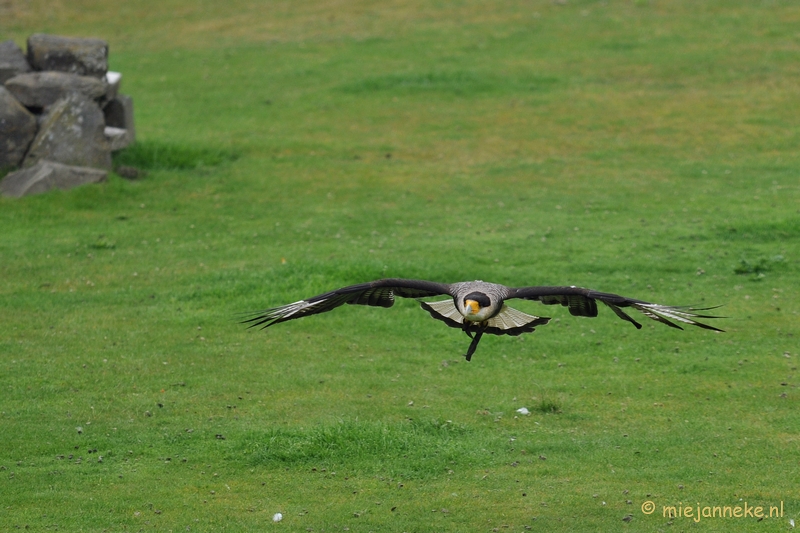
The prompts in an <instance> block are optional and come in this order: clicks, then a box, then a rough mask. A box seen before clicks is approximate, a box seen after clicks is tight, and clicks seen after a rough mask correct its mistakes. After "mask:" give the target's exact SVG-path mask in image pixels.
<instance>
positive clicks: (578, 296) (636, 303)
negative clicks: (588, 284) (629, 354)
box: [507, 287, 722, 331]
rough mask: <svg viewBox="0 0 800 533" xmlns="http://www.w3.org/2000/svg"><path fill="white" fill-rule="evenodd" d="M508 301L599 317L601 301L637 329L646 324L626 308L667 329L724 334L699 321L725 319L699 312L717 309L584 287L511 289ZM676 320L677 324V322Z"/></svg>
mask: <svg viewBox="0 0 800 533" xmlns="http://www.w3.org/2000/svg"><path fill="white" fill-rule="evenodd" d="M509 292H510V294H509V296H508V297H507V298H522V299H524V300H538V301H540V302H542V303H543V304H545V305H554V304H561V305H563V306H565V307H568V308H569V312H570V314H572V315H574V316H588V317H595V316H597V301H598V300H599V301H601V302H603V303H604V304H606V305H607V306H608V307H610V308H611V310H612V311H614V313H616V315H617V316H618V317H620V318H621V319H623V320H627V321H628V322H630V323H631V324H633V325H634V326H636V328H637V329H639V328H641V327H642V325H641V324H639V323H638V322H637V321H636V320H634V319H633V318H631V317H630V316H629V315H628V314H627V313H625V312H624V311H623V310H622V308H623V307H632V308H633V309H636V310H637V311H640V312H641V313H643V314H644V315H645V316H646V317H648V318H651V319H653V320H656V321H658V322H661V323H662V324H666V325H667V326H670V327H673V328H678V329H683V328H682V327H681V326H680V325H678V324H676V323H675V322H679V323H680V324H689V325H691V326H697V327H700V328H704V329H710V330H714V331H722V330H721V329H718V328H715V327H713V326H709V325H708V324H703V323H702V322H698V321H696V320H695V319H696V318H721V317H718V316H713V315H705V314H701V313H699V312H702V311H708V310H710V309H715V307H689V306H672V305H660V304H653V303H649V302H645V301H642V300H636V299H633V298H627V297H625V296H620V295H619V294H612V293H608V292H599V291H594V290H591V289H583V288H581V287H519V288H514V289H510V290H509ZM673 321H674V322H673Z"/></svg>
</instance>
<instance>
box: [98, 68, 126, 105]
mask: <svg viewBox="0 0 800 533" xmlns="http://www.w3.org/2000/svg"><path fill="white" fill-rule="evenodd" d="M103 79H104V80H105V82H106V94H105V96H104V97H103V99H104V100H105V101H111V100H113V99H114V98H116V97H117V93H118V92H119V86H120V85H121V84H122V74H120V73H119V72H114V71H113V70H109V71H108V72H106V77H105V78H103Z"/></svg>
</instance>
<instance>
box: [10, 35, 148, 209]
mask: <svg viewBox="0 0 800 533" xmlns="http://www.w3.org/2000/svg"><path fill="white" fill-rule="evenodd" d="M27 52H28V53H27V56H26V55H25V54H23V52H22V50H21V49H20V48H19V47H18V46H17V45H16V43H14V41H5V42H0V84H1V85H0V175H2V173H3V172H5V171H7V170H9V169H15V168H21V169H20V170H17V171H16V172H12V173H10V174H8V175H7V176H6V177H5V178H4V179H3V180H2V181H1V182H0V192H2V193H3V194H5V195H8V196H23V195H26V194H35V193H40V192H45V191H47V190H49V189H52V188H59V189H68V188H71V187H75V186H77V185H81V184H83V183H92V182H96V181H102V180H104V179H106V177H107V171H108V170H110V169H111V152H113V151H116V150H121V149H122V148H125V147H126V146H128V145H129V144H131V143H132V142H133V141H134V139H135V136H136V132H135V129H134V124H133V100H132V99H131V97H130V96H125V95H123V94H119V92H118V91H119V86H120V82H121V80H122V75H121V74H119V73H118V72H109V71H108V43H107V42H106V41H103V40H101V39H80V38H72V37H58V36H55V35H45V34H34V35H31V36H30V37H29V38H28V50H27Z"/></svg>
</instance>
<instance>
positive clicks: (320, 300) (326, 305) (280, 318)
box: [242, 278, 450, 329]
mask: <svg viewBox="0 0 800 533" xmlns="http://www.w3.org/2000/svg"><path fill="white" fill-rule="evenodd" d="M443 294H450V285H448V284H445V283H436V282H433V281H425V280H418V279H397V278H391V279H379V280H375V281H371V282H369V283H359V284H358V285H349V286H347V287H342V288H340V289H336V290H333V291H330V292H326V293H324V294H318V295H317V296H312V297H311V298H307V299H305V300H299V301H297V302H293V303H290V304H286V305H281V306H278V307H271V308H269V309H264V310H262V311H256V312H254V313H249V315H246V316H247V318H246V319H245V320H243V321H242V322H243V323H245V324H250V326H249V327H256V326H261V328H262V329H263V328H267V327H269V326H271V325H273V324H278V323H280V322H285V321H287V320H293V319H296V318H302V317H305V316H310V315H316V314H319V313H325V312H327V311H331V310H333V309H336V308H337V307H339V306H341V305H344V304H346V303H347V304H353V305H369V306H373V307H391V306H392V305H394V297H395V296H400V297H403V298H424V297H426V296H440V295H443Z"/></svg>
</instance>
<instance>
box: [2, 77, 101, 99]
mask: <svg viewBox="0 0 800 533" xmlns="http://www.w3.org/2000/svg"><path fill="white" fill-rule="evenodd" d="M6 89H8V90H9V91H11V94H13V95H14V96H16V97H17V100H19V101H20V102H21V103H22V105H24V106H26V107H39V108H44V107H47V106H49V105H51V104H53V103H55V102H56V100H59V99H61V98H63V97H65V96H66V95H67V94H69V93H80V94H82V95H84V96H86V97H88V98H90V99H92V100H96V99H98V98H102V97H103V96H104V95H105V94H106V84H105V82H104V81H103V80H101V79H99V78H92V77H90V76H79V75H77V74H68V73H66V72H29V73H27V74H19V75H17V76H14V77H13V78H11V79H10V80H8V81H6Z"/></svg>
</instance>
